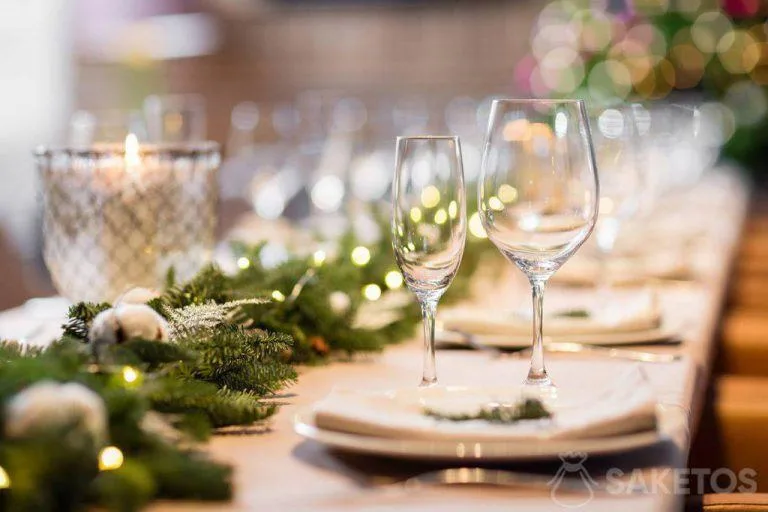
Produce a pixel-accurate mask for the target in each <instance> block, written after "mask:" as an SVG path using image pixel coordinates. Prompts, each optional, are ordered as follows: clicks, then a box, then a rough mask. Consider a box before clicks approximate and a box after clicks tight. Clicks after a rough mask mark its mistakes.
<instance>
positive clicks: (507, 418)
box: [424, 398, 552, 425]
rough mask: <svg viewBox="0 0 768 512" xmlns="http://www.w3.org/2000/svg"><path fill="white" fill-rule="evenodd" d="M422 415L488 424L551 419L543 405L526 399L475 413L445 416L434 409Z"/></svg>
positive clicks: (427, 409)
mask: <svg viewBox="0 0 768 512" xmlns="http://www.w3.org/2000/svg"><path fill="white" fill-rule="evenodd" d="M424 414H425V415H427V416H430V417H432V418H436V419H440V420H447V421H471V420H483V421H487V422H490V423H500V424H505V425H508V424H512V423H517V422H519V421H523V420H539V419H547V418H551V417H552V413H551V412H549V410H548V409H547V408H546V407H545V406H544V404H543V403H542V402H541V401H540V400H538V399H535V398H526V399H525V400H524V401H522V402H520V403H518V404H514V405H508V406H507V405H494V406H489V407H483V408H482V409H480V410H479V411H478V412H476V413H459V414H447V413H444V412H441V411H438V410H436V409H430V408H426V409H424Z"/></svg>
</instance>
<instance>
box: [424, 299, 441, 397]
mask: <svg viewBox="0 0 768 512" xmlns="http://www.w3.org/2000/svg"><path fill="white" fill-rule="evenodd" d="M436 312H437V301H436V300H424V301H422V303H421V316H422V318H423V320H424V372H423V374H422V378H421V385H422V386H425V387H427V386H434V385H435V384H437V371H436V370H435V314H436Z"/></svg>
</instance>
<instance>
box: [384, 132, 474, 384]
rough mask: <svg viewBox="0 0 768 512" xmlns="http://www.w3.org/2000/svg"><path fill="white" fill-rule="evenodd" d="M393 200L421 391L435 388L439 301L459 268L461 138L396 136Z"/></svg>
mask: <svg viewBox="0 0 768 512" xmlns="http://www.w3.org/2000/svg"><path fill="white" fill-rule="evenodd" d="M392 196H393V208H392V247H393V248H394V250H395V259H396V260H397V264H398V266H399V267H400V271H401V272H402V273H403V276H404V277H405V283H406V285H407V286H408V288H409V289H410V290H411V291H412V292H413V293H414V294H415V295H416V298H417V299H418V301H419V304H420V305H421V312H422V316H423V319H424V372H423V375H422V380H421V386H434V385H435V384H437V375H436V372H435V313H436V310H437V302H438V300H440V297H441V296H442V295H443V293H445V290H447V289H448V286H449V285H450V284H451V281H452V280H453V277H454V276H455V275H456V271H457V270H458V269H459V264H460V263H461V256H462V254H463V253H464V242H465V240H466V237H467V213H466V197H465V192H464V171H463V165H462V161H461V144H460V143H459V138H458V137H448V136H446V137H441V136H417V137H398V138H397V153H396V158H395V182H394V188H393V191H392Z"/></svg>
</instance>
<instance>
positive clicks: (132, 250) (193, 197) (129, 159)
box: [35, 135, 220, 302]
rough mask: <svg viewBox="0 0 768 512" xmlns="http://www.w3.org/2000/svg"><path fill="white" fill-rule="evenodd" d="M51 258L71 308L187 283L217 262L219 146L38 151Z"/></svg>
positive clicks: (131, 141)
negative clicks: (172, 280) (172, 279)
mask: <svg viewBox="0 0 768 512" xmlns="http://www.w3.org/2000/svg"><path fill="white" fill-rule="evenodd" d="M35 158H36V161H37V167H38V170H39V173H40V178H41V182H42V199H43V256H44V259H45V263H46V265H47V266H48V270H49V271H50V273H51V277H52V279H53V283H54V285H55V286H56V288H57V290H58V291H59V292H60V293H61V294H62V295H64V296H65V297H67V298H69V299H71V300H73V301H91V302H100V301H114V300H115V299H116V298H117V297H118V296H119V295H120V294H121V293H123V292H124V291H126V290H127V289H129V288H131V287H135V286H142V287H148V288H153V289H160V288H161V287H162V286H163V284H164V282H165V280H166V277H167V275H168V272H169V271H171V269H173V272H174V274H175V276H176V279H177V281H184V280H187V279H189V278H191V277H192V276H194V274H195V273H196V272H197V271H199V270H200V268H202V267H203V266H204V265H205V264H206V263H207V262H208V261H210V260H211V257H212V253H213V248H214V243H215V229H216V201H217V181H216V171H217V170H218V167H219V163H220V154H219V147H218V145H217V144H216V143H214V142H203V143H195V144H180V145H156V146H149V145H141V146H140V145H139V144H138V142H137V141H136V138H135V137H133V136H130V135H129V137H128V138H126V143H125V145H122V144H103V145H94V146H91V147H88V148H69V149H68V148H59V149H50V148H39V149H38V150H37V151H36V152H35Z"/></svg>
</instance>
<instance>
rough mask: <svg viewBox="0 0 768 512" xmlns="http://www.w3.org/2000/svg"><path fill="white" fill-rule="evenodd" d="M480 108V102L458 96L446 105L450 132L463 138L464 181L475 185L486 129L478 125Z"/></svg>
mask: <svg viewBox="0 0 768 512" xmlns="http://www.w3.org/2000/svg"><path fill="white" fill-rule="evenodd" d="M478 107H479V104H478V102H477V101H476V100H475V99H474V98H471V97H469V96H456V97H454V98H451V100H450V101H448V103H447V104H446V105H445V125H446V127H447V128H448V132H449V133H455V134H456V135H458V136H459V137H461V141H462V143H461V153H462V159H463V160H464V179H465V180H466V183H468V184H469V183H474V182H475V181H476V180H477V176H478V175H479V174H480V157H481V151H480V147H481V146H482V144H483V134H484V129H483V128H482V127H480V126H479V125H478V123H477V110H478ZM486 119H487V117H486Z"/></svg>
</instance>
